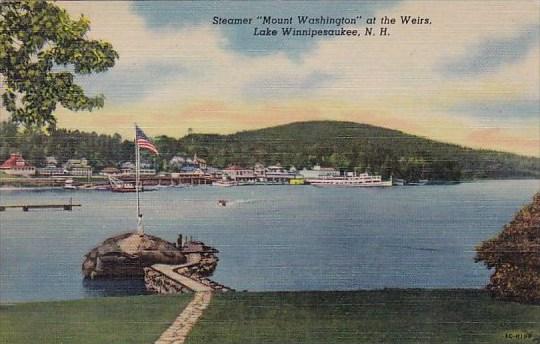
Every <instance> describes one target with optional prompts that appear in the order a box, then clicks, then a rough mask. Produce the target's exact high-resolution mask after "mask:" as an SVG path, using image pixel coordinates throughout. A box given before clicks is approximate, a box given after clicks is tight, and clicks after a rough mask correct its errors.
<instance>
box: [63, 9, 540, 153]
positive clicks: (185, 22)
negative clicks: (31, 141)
mask: <svg viewBox="0 0 540 344" xmlns="http://www.w3.org/2000/svg"><path fill="white" fill-rule="evenodd" d="M58 4H59V6H61V7H64V8H66V9H67V10H68V12H69V13H70V14H71V15H73V16H76V17H78V16H79V15H80V14H81V13H84V15H85V16H86V17H88V18H89V19H90V21H91V31H90V33H89V35H88V36H89V37H90V38H93V39H103V40H106V41H109V42H111V43H112V44H113V46H114V47H115V48H116V50H117V51H118V53H119V55H120V58H119V60H118V62H117V64H116V66H115V67H114V68H112V69H111V70H109V71H107V72H105V73H100V74H96V75H92V76H85V77H79V78H78V80H79V82H80V83H81V85H83V87H84V88H85V90H86V92H87V93H88V94H89V95H94V94H99V93H102V94H104V95H105V97H106V100H105V106H104V108H102V109H99V110H95V111H93V112H76V113H75V112H71V111H68V110H66V109H59V110H58V111H57V112H56V115H57V117H58V120H59V121H58V123H59V126H60V127H66V128H77V129H81V130H85V131H97V132H104V133H114V132H119V133H120V134H122V135H123V136H125V137H132V136H133V123H134V122H137V123H138V124H139V126H141V127H142V128H144V130H145V132H146V133H147V134H148V135H152V136H154V135H160V134H166V135H170V136H174V137H180V136H183V135H185V134H186V133H187V130H188V128H192V129H193V131H194V132H196V133H232V132H236V131H240V130H248V129H254V128H262V127H268V126H273V125H278V124H285V123H290V122H295V121H307V120H346V121H354V122H360V123H368V124H372V125H378V126H383V127H387V128H392V129H398V130H401V131H404V132H407V133H411V134H416V135H420V136H424V137H429V138H432V139H436V140H440V141H444V142H451V143H457V144H461V145H465V146H470V147H474V148H488V149H496V150H502V151H510V152H515V153H520V154H524V155H531V156H540V85H539V78H540V68H539V64H540V56H539V55H540V48H539V32H540V19H539V18H540V2H538V1H511V2H510V1H502V2H497V1H451V2H445V1H426V0H422V1H378V2H350V1H347V2H335V1H332V2H330V1H328V2H262V1H260V2H240V1H234V2H225V3H221V2H220V3H217V2H174V1H164V2H156V1H142V2H135V3H132V2H123V1H122V2H106V3H105V2H98V1H95V2H92V1H90V2H59V3H58ZM259 15H263V16H275V17H291V16H293V17H294V18H296V16H298V15H308V16H316V17H317V16H321V15H322V16H325V17H326V16H331V17H342V16H345V17H355V16H361V17H362V20H365V19H366V18H368V17H376V18H377V20H380V18H381V17H382V16H388V17H396V18H398V20H399V17H400V16H401V15H412V16H415V17H416V16H420V17H422V18H425V17H428V18H430V21H431V24H430V25H399V24H396V25H393V26H392V27H390V28H389V30H390V36H385V37H380V36H376V37H352V38H351V37H333V38H305V37H303V38H298V37H296V38H285V37H282V36H278V37H256V36H253V28H254V27H255V26H257V27H261V28H264V27H266V25H251V26H242V25H236V26H235V25H213V24H212V18H213V17H214V16H219V17H227V18H255V17H257V16H259ZM286 26H287V25H286ZM293 26H297V25H293ZM345 26H346V27H347V25H345ZM380 26H381V25H376V26H375V27H376V28H379V27H380ZM276 27H277V28H278V29H279V25H277V26H276ZM314 27H315V28H326V29H328V28H335V26H328V25H327V26H322V25H321V26H316V25H315V26H314ZM364 27H365V25H364V24H363V23H362V24H358V25H357V28H362V29H363V28H364Z"/></svg>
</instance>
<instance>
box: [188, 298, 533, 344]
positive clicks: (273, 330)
mask: <svg viewBox="0 0 540 344" xmlns="http://www.w3.org/2000/svg"><path fill="white" fill-rule="evenodd" d="M507 335H513V336H516V335H521V336H529V335H532V336H534V337H536V338H538V339H537V342H538V343H540V306H528V305H520V304H515V303H508V302H500V301H494V300H492V299H491V298H490V297H489V296H488V295H487V294H485V293H483V292H481V291H476V290H439V291H429V290H385V291H360V292H302V293H235V294H225V295H218V296H216V297H215V298H214V299H213V300H212V303H211V304H210V307H209V308H208V309H207V310H206V311H205V313H204V315H203V318H202V319H201V320H200V321H199V323H198V324H197V325H196V326H195V328H194V329H193V331H192V333H191V335H190V336H189V338H188V339H189V340H188V341H187V343H189V344H195V343H198V344H202V343H204V344H212V343H222V344H224V343H242V344H247V343H257V344H264V343H280V344H285V343H295V344H296V343H310V344H316V343H489V344H491V343H517V344H519V343H535V342H534V340H533V339H531V338H528V339H515V338H514V339H507V338H505V336H507Z"/></svg>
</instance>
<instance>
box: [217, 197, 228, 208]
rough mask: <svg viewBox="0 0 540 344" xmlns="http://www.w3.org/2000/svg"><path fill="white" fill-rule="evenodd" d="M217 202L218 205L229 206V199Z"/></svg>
mask: <svg viewBox="0 0 540 344" xmlns="http://www.w3.org/2000/svg"><path fill="white" fill-rule="evenodd" d="M217 203H218V205H219V206H220V207H226V206H227V201H226V200H224V199H220V200H219V201H218V202H217Z"/></svg>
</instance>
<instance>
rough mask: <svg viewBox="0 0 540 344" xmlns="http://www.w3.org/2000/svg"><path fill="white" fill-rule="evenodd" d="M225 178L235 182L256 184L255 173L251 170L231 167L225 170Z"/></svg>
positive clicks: (235, 166)
mask: <svg viewBox="0 0 540 344" xmlns="http://www.w3.org/2000/svg"><path fill="white" fill-rule="evenodd" d="M223 176H224V177H225V178H227V179H229V180H232V181H235V182H250V183H251V182H255V181H256V179H257V178H256V177H255V172H254V171H253V170H252V169H249V168H243V167H240V166H237V165H231V166H229V167H227V168H226V169H224V170H223Z"/></svg>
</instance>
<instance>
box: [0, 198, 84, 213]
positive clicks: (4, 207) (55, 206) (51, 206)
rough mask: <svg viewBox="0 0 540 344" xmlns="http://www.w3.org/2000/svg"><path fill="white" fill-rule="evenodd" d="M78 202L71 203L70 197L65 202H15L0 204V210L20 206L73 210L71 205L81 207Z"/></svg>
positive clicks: (25, 209) (25, 207) (25, 208)
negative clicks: (67, 201)
mask: <svg viewBox="0 0 540 344" xmlns="http://www.w3.org/2000/svg"><path fill="white" fill-rule="evenodd" d="M81 206H82V205H81V204H80V203H77V204H75V203H73V200H72V199H70V200H69V203H67V204H15V205H0V211H5V210H6V209H8V208H21V209H22V210H23V211H28V210H30V209H63V210H67V211H71V210H73V207H81Z"/></svg>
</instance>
